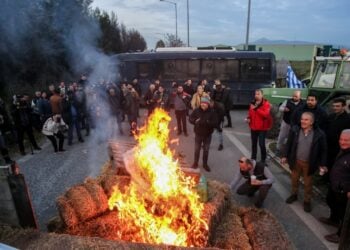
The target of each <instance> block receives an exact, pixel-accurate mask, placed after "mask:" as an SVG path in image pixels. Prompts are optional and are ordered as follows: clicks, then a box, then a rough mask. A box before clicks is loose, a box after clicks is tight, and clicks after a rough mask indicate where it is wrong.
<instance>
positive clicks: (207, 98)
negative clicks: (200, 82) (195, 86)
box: [201, 96, 210, 105]
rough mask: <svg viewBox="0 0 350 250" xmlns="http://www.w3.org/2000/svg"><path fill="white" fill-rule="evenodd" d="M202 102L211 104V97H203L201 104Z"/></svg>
mask: <svg viewBox="0 0 350 250" xmlns="http://www.w3.org/2000/svg"><path fill="white" fill-rule="evenodd" d="M202 103H206V104H208V105H209V104H210V100H209V97H206V96H203V97H201V104H202Z"/></svg>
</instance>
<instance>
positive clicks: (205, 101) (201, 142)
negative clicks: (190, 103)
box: [189, 97, 218, 172]
mask: <svg viewBox="0 0 350 250" xmlns="http://www.w3.org/2000/svg"><path fill="white" fill-rule="evenodd" d="M209 105H210V100H209V98H208V97H202V98H201V106H200V107H199V108H197V109H195V110H193V112H192V113H191V115H190V117H189V121H190V123H191V124H193V125H194V133H195V138H194V140H195V147H194V163H193V164H192V168H198V161H199V154H200V150H201V148H202V146H203V168H204V169H205V170H206V171H208V172H210V167H209V166H208V157H209V148H210V143H211V135H212V134H213V131H214V128H216V127H217V124H218V118H217V115H216V113H215V112H214V111H213V110H212V109H211V108H210V107H209Z"/></svg>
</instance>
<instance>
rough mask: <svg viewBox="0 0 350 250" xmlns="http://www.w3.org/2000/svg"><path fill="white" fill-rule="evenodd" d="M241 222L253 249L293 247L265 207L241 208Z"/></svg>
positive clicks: (265, 249)
mask: <svg viewBox="0 0 350 250" xmlns="http://www.w3.org/2000/svg"><path fill="white" fill-rule="evenodd" d="M239 213H240V216H241V217H242V222H243V225H244V227H245V228H246V232H247V235H248V237H249V239H250V243H251V245H252V247H253V249H254V250H269V249H276V250H278V249H281V250H289V249H293V246H292V243H291V242H290V241H289V239H288V236H287V234H286V233H285V231H284V229H283V228H282V226H281V225H280V223H279V222H278V221H277V220H276V218H275V217H274V216H273V215H272V214H271V213H269V212H267V211H266V210H265V209H256V208H241V209H240V210H239Z"/></svg>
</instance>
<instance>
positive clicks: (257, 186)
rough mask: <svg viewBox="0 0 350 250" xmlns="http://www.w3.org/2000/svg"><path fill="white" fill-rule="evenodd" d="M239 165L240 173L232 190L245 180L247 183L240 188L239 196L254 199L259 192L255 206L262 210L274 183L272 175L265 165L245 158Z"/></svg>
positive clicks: (241, 159) (242, 158) (234, 180)
mask: <svg viewBox="0 0 350 250" xmlns="http://www.w3.org/2000/svg"><path fill="white" fill-rule="evenodd" d="M238 164H239V171H240V173H239V174H237V175H236V176H235V178H234V179H233V180H232V182H231V184H230V187H231V190H232V191H234V190H235V189H236V186H237V185H238V184H239V183H240V182H241V180H242V179H245V180H246V181H245V182H244V183H243V184H242V185H240V186H239V187H238V189H237V194H239V195H248V196H250V197H252V196H254V194H255V193H256V192H257V191H259V195H258V198H257V200H256V202H255V206H256V207H257V208H261V207H262V205H263V203H264V200H265V199H266V197H267V194H268V192H269V190H270V188H271V187H272V183H273V182H274V178H273V175H272V173H271V172H270V170H269V169H268V168H267V167H266V166H265V164H264V163H262V162H256V161H255V160H252V159H248V158H246V157H244V156H243V157H241V158H240V159H239V160H238Z"/></svg>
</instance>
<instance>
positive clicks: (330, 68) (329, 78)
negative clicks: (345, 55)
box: [313, 63, 338, 88]
mask: <svg viewBox="0 0 350 250" xmlns="http://www.w3.org/2000/svg"><path fill="white" fill-rule="evenodd" d="M337 68H338V64H334V63H328V64H327V65H324V64H323V65H320V67H319V68H318V71H317V74H316V78H315V81H314V83H313V87H314V88H333V87H334V81H335V76H336V73H337Z"/></svg>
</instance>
